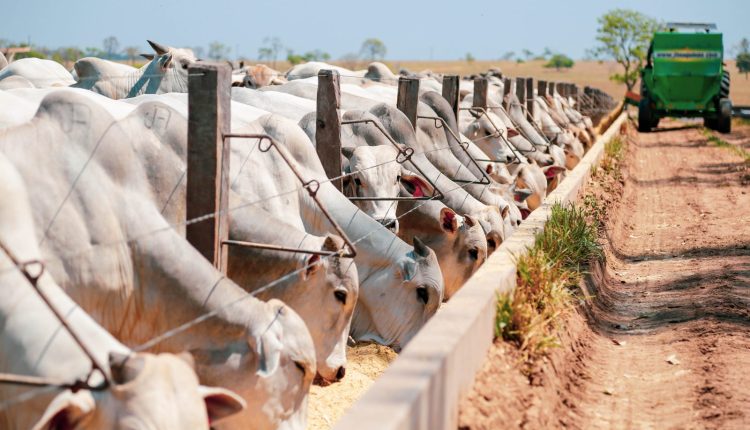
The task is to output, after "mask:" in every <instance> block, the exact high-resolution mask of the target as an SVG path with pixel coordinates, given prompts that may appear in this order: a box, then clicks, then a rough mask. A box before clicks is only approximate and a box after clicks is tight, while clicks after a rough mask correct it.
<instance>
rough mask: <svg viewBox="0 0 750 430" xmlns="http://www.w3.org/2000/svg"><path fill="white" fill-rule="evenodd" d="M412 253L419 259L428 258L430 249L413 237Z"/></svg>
mask: <svg viewBox="0 0 750 430" xmlns="http://www.w3.org/2000/svg"><path fill="white" fill-rule="evenodd" d="M414 252H415V253H416V254H417V255H418V256H420V257H428V256H429V255H430V248H428V247H427V245H425V244H424V242H422V240H421V239H419V238H418V237H417V236H414Z"/></svg>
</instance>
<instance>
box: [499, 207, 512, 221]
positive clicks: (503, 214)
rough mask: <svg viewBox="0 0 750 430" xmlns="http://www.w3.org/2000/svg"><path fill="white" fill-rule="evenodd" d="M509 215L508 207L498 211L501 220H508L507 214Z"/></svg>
mask: <svg viewBox="0 0 750 430" xmlns="http://www.w3.org/2000/svg"><path fill="white" fill-rule="evenodd" d="M509 213H510V207H508V206H505V207H504V208H502V210H501V211H500V216H502V217H503V219H505V218H508V214H509Z"/></svg>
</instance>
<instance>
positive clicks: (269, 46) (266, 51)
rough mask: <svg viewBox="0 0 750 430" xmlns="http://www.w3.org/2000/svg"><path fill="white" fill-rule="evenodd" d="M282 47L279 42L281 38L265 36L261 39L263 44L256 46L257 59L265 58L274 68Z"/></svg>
mask: <svg viewBox="0 0 750 430" xmlns="http://www.w3.org/2000/svg"><path fill="white" fill-rule="evenodd" d="M282 49H284V45H283V44H282V43H281V39H279V38H278V37H266V38H265V39H263V46H261V47H260V48H258V60H261V61H262V60H266V61H268V62H270V63H271V67H273V68H276V59H277V58H279V53H280V52H281V50H282ZM290 52H291V51H290Z"/></svg>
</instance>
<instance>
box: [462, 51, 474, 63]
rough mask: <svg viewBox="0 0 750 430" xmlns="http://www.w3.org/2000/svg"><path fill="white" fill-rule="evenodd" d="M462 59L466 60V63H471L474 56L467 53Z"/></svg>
mask: <svg viewBox="0 0 750 430" xmlns="http://www.w3.org/2000/svg"><path fill="white" fill-rule="evenodd" d="M464 59H465V60H466V62H467V63H473V62H474V60H475V58H474V55H472V54H471V52H467V53H466V56H465V57H464Z"/></svg>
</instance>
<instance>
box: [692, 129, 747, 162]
mask: <svg viewBox="0 0 750 430" xmlns="http://www.w3.org/2000/svg"><path fill="white" fill-rule="evenodd" d="M703 135H704V136H706V139H708V141H709V142H710V143H712V144H714V145H716V146H718V147H719V148H724V149H729V150H730V151H732V152H734V153H735V154H737V155H739V156H740V157H742V158H744V159H745V163H750V152H747V151H745V149H744V148H742V147H741V146H738V145H732V144H731V143H729V142H727V141H726V140H724V139H722V138H720V137H719V136H717V135H715V134H714V133H713V132H712V131H711V130H709V129H707V128H704V129H703Z"/></svg>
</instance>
